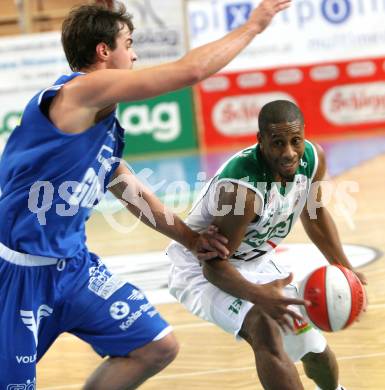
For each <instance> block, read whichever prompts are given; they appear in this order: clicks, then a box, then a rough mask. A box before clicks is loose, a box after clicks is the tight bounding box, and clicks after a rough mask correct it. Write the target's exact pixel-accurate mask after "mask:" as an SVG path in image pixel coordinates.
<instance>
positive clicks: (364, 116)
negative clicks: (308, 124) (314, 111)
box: [321, 82, 385, 125]
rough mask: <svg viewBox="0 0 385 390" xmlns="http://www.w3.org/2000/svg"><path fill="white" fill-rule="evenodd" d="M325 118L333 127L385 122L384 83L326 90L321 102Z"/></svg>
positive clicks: (345, 86)
mask: <svg viewBox="0 0 385 390" xmlns="http://www.w3.org/2000/svg"><path fill="white" fill-rule="evenodd" d="M321 108H322V113H323V115H324V116H325V118H326V119H327V120H328V121H330V122H331V123H333V124H335V125H354V124H363V123H371V122H381V121H384V120H385V82H372V83H363V84H350V85H344V86H338V87H334V88H331V89H330V90H328V91H327V92H326V93H325V95H324V97H323V99H322V102H321Z"/></svg>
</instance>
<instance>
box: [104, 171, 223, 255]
mask: <svg viewBox="0 0 385 390" xmlns="http://www.w3.org/2000/svg"><path fill="white" fill-rule="evenodd" d="M109 190H110V191H111V192H112V193H113V194H114V195H115V197H116V198H118V199H119V200H120V201H121V202H122V203H123V204H124V205H125V207H126V208H127V209H128V210H129V211H130V212H131V213H132V214H134V215H135V216H136V217H137V218H140V219H141V220H142V222H143V223H145V224H146V225H147V226H149V227H151V228H153V229H155V230H156V231H158V232H160V233H162V234H164V235H166V236H167V237H169V238H171V239H173V240H175V241H178V242H179V243H181V244H182V245H184V246H185V247H186V248H188V249H189V250H191V251H192V252H193V253H195V254H196V255H197V257H198V258H199V259H200V260H208V259H210V258H212V257H214V256H221V257H226V256H227V255H228V253H229V251H228V250H227V248H226V244H227V239H226V238H225V237H223V236H222V235H220V234H218V233H217V232H216V231H215V229H212V228H210V229H208V231H206V232H204V233H202V234H199V233H197V232H194V231H193V230H191V229H190V228H189V227H188V226H187V225H186V224H185V223H184V222H183V221H182V220H181V219H180V218H179V217H178V216H177V215H175V214H174V213H173V212H171V211H170V210H168V209H167V208H166V207H165V206H164V205H163V204H162V203H161V202H160V200H159V199H158V198H157V197H156V196H155V195H154V194H153V193H152V192H151V191H150V190H149V189H148V188H146V187H145V186H144V185H143V184H142V183H141V182H140V181H139V180H138V179H137V178H136V177H135V175H134V174H132V173H131V171H130V170H129V169H128V168H127V166H126V165H125V164H124V163H120V165H119V167H118V168H117V169H116V171H115V172H114V175H113V178H112V181H111V182H110V185H109Z"/></svg>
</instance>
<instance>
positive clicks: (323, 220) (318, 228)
mask: <svg viewBox="0 0 385 390" xmlns="http://www.w3.org/2000/svg"><path fill="white" fill-rule="evenodd" d="M315 147H316V150H317V155H318V161H319V163H318V168H317V172H316V174H315V176H314V179H313V183H314V184H313V186H312V188H311V190H310V193H309V197H308V201H307V204H306V206H305V207H304V209H303V211H302V213H301V221H302V225H303V227H304V229H305V231H306V234H307V235H308V236H309V238H310V239H311V240H312V242H313V243H314V244H315V245H316V246H317V248H318V249H319V250H320V251H321V252H322V254H323V255H324V256H325V258H326V259H327V261H328V262H329V263H330V264H341V265H343V266H344V267H346V268H348V269H351V270H353V271H354V272H355V273H356V275H357V276H358V278H359V279H360V280H361V282H362V283H364V284H366V283H367V281H366V277H365V275H363V274H362V273H361V272H358V271H355V270H354V268H353V266H352V265H351V264H350V262H349V260H348V258H347V257H346V255H345V253H344V250H343V247H342V243H341V240H340V237H339V234H338V230H337V227H336V224H335V222H334V220H333V218H332V216H331V214H330V213H329V211H328V209H327V208H326V207H325V206H324V205H323V204H322V188H321V187H322V186H321V185H319V183H320V182H321V181H322V180H323V179H324V176H325V172H326V161H325V153H324V151H323V150H322V148H321V147H320V146H319V145H317V144H315ZM314 204H317V205H321V207H319V208H317V209H316V210H315V212H316V218H311V217H310V214H309V211H308V210H310V208H311V207H312V205H314Z"/></svg>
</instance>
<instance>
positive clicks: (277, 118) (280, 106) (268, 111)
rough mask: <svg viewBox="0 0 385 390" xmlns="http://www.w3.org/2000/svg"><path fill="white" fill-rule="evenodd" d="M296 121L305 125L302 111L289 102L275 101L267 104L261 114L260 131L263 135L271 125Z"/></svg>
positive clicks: (259, 117) (259, 118)
mask: <svg viewBox="0 0 385 390" xmlns="http://www.w3.org/2000/svg"><path fill="white" fill-rule="evenodd" d="M294 121H300V123H301V124H302V125H303V123H304V120H303V114H302V112H301V110H300V109H299V108H298V107H297V106H296V105H295V104H294V103H292V102H290V101H288V100H274V101H273V102H270V103H267V104H265V105H264V106H263V107H262V109H261V111H260V113H259V116H258V125H259V131H260V133H261V135H263V134H265V133H266V131H267V127H268V125H270V124H273V123H282V122H294Z"/></svg>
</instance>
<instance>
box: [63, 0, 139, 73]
mask: <svg viewBox="0 0 385 390" xmlns="http://www.w3.org/2000/svg"><path fill="white" fill-rule="evenodd" d="M124 25H127V27H128V29H129V30H130V31H131V32H133V30H134V25H133V23H132V16H131V15H129V14H127V12H126V8H125V7H124V5H123V4H121V3H118V8H117V9H114V10H111V9H108V8H107V7H104V6H102V5H96V4H92V5H82V6H79V7H76V8H74V9H72V10H71V12H70V13H69V15H68V16H67V17H66V18H65V20H64V21H63V25H62V36H61V40H62V44H63V48H64V52H65V55H66V58H67V61H68V63H69V65H70V68H71V69H72V70H73V71H78V70H80V69H82V68H85V67H87V66H90V65H92V64H93V63H94V61H95V55H96V53H95V49H96V46H97V45H98V44H99V43H100V42H104V43H105V44H106V45H108V47H110V48H111V49H112V50H114V49H115V48H116V38H117V36H118V34H119V31H120V30H121V29H122V26H124Z"/></svg>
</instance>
